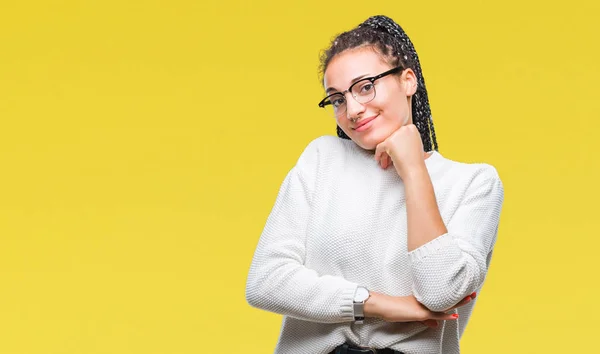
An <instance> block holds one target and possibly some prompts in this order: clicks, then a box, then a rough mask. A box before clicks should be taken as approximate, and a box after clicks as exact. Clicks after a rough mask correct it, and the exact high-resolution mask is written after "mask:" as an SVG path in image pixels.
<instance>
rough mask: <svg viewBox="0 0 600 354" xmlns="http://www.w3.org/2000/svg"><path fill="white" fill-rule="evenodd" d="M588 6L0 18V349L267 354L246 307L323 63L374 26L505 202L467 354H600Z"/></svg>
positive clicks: (32, 10)
mask: <svg viewBox="0 0 600 354" xmlns="http://www.w3.org/2000/svg"><path fill="white" fill-rule="evenodd" d="M599 10H600V6H599V5H598V2H597V1H592V0H589V1H581V0H573V1H569V2H548V1H534V2H527V1H515V0H508V1H503V2H487V3H484V2H482V1H461V2H446V1H437V2H427V1H386V2H384V3H382V2H379V1H343V2H335V3H334V2H322V1H314V0H312V1H299V0H298V1H291V2H290V1H286V2H282V1H231V0H228V1H208V2H206V1H183V0H170V1H166V0H164V1H115V0H110V1H91V0H90V1H69V0H64V1H8V0H2V3H1V5H0V124H1V125H0V166H1V169H2V172H1V177H0V242H1V243H0V353H1V354H32V353H36V354H55V353H56V354H59V353H61V354H63V353H64V354H67V353H68V354H71V353H73V354H75V353H85V354H87V353H90V354H91V353H111V354H112V353H114V354H119V353H136V354H137V353H140V354H141V353H144V354H151V353H165V354H179V353H182V354H183V353H186V354H187V353H238V352H243V353H269V352H273V349H274V346H275V343H276V341H277V337H278V335H279V332H278V331H279V324H280V317H279V316H278V315H274V314H271V313H267V312H263V311H260V310H256V309H253V308H251V307H249V306H248V305H247V304H246V302H245V298H244V286H245V280H246V275H247V270H248V267H249V264H250V261H251V258H252V254H253V251H254V247H255V246H256V242H257V240H258V237H259V235H260V232H261V231H262V227H263V226H264V222H265V221H266V217H267V215H268V213H269V211H270V209H271V207H272V205H273V202H274V199H275V196H276V194H277V191H278V189H279V185H280V183H281V181H282V180H283V178H284V176H285V174H286V173H287V171H288V170H289V169H290V168H291V167H292V165H293V164H294V162H295V161H296V159H297V158H298V156H299V154H300V153H301V151H302V150H303V149H304V147H305V146H306V144H307V143H308V142H309V141H310V140H312V139H314V138H315V137H317V136H320V135H325V134H335V129H334V127H335V125H334V123H333V121H332V120H331V119H329V118H328V117H326V116H325V115H324V114H323V113H322V112H321V111H320V110H319V108H318V107H317V102H318V101H319V100H320V99H321V98H322V95H323V91H322V88H321V87H320V86H319V82H318V76H317V67H318V55H319V51H320V50H321V49H323V48H324V47H326V45H327V43H328V41H329V39H330V38H331V37H332V36H334V35H335V34H337V33H339V32H341V31H343V30H347V29H350V28H352V27H354V26H355V25H357V24H358V23H360V22H361V21H363V20H364V19H366V18H367V17H368V16H370V15H375V14H386V15H388V16H390V17H392V18H394V19H395V20H397V21H398V22H399V23H400V24H401V25H402V26H403V27H404V28H405V30H406V31H407V32H408V34H409V36H410V37H411V38H412V40H413V42H414V43H415V46H416V48H417V51H418V53H419V55H420V58H421V63H422V67H423V71H424V75H425V79H426V84H427V87H428V90H429V96H430V100H431V104H432V111H433V115H434V122H435V127H436V131H437V135H438V141H439V143H440V152H441V153H442V154H443V155H445V156H446V157H449V158H452V159H455V160H460V161H467V162H470V161H485V162H487V163H490V164H492V165H494V166H495V167H496V168H497V169H498V171H499V173H500V176H501V178H502V180H503V182H504V186H505V204H504V209H503V212H502V217H501V225H500V232H499V239H498V244H497V247H496V252H495V254H494V259H493V262H492V267H491V270H490V273H489V275H488V279H487V282H486V285H485V287H484V289H483V292H482V293H481V294H480V297H479V302H478V304H477V306H476V308H475V312H474V314H473V317H472V319H471V322H470V324H469V327H468V328H467V331H466V334H465V336H464V338H463V341H462V346H463V352H464V353H467V354H468V353H471V354H479V353H486V354H492V353H565V352H568V353H597V352H600V349H599V347H600V346H599V345H598V342H597V338H598V331H600V325H599V324H598V323H599V322H598V318H599V317H600V311H599V310H598V308H599V306H598V300H600V293H599V287H600V285H599V282H598V279H599V276H598V271H599V270H600V267H599V266H598V259H599V256H598V247H599V246H600V241H599V233H598V231H597V228H598V227H597V220H598V215H597V212H598V208H597V206H596V203H597V200H598V198H599V197H600V193H599V189H598V187H597V183H598V180H599V179H600V178H599V177H600V174H599V172H598V163H597V160H598V159H597V149H598V147H600V144H599V142H598V140H599V139H598V133H597V129H598V127H599V124H598V120H599V116H598V108H599V107H598V94H599V89H598V87H599V85H600V69H599V68H598V65H599V64H600V55H599V49H598V48H599V47H598V39H597V37H598V34H599V30H598V25H597V19H598V18H599V15H600V11H599Z"/></svg>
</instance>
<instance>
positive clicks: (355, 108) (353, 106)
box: [346, 92, 365, 119]
mask: <svg viewBox="0 0 600 354" xmlns="http://www.w3.org/2000/svg"><path fill="white" fill-rule="evenodd" d="M364 111H365V105H364V104H362V103H359V102H358V101H356V99H354V97H353V96H352V94H351V93H350V92H348V93H347V94H346V118H348V119H350V118H354V117H358V115H359V114H361V113H362V112H364Z"/></svg>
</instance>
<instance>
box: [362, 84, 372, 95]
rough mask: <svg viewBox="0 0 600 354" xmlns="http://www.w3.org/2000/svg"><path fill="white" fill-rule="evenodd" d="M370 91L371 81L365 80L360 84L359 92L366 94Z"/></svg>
mask: <svg viewBox="0 0 600 354" xmlns="http://www.w3.org/2000/svg"><path fill="white" fill-rule="evenodd" d="M371 91H373V84H372V83H371V82H367V83H365V84H364V85H361V87H360V91H359V92H360V93H361V94H366V93H370V92H371Z"/></svg>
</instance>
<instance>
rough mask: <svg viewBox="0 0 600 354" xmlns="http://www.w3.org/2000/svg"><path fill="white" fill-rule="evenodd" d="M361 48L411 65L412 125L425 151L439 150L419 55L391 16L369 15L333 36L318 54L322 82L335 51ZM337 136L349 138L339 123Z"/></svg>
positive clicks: (391, 61)
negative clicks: (413, 86) (413, 78)
mask: <svg viewBox="0 0 600 354" xmlns="http://www.w3.org/2000/svg"><path fill="white" fill-rule="evenodd" d="M360 47H372V48H373V49H374V50H375V51H377V52H378V53H379V54H380V55H382V56H383V57H385V58H386V59H387V60H388V61H390V64H392V66H400V65H401V66H402V67H403V68H411V69H412V70H413V71H414V73H415V75H416V77H417V91H416V92H415V94H414V95H413V97H412V114H413V124H414V125H415V126H416V127H417V129H418V130H419V133H420V135H421V140H422V141H423V149H424V150H425V151H431V150H432V149H433V150H438V144H437V139H436V137H435V129H434V127H433V119H432V117H431V108H430V106H429V98H428V97H427V89H426V88H425V79H424V78H423V73H422V71H421V64H420V63H419V57H418V55H417V52H416V50H415V47H414V46H413V44H412V42H411V40H410V38H408V35H407V34H406V33H405V32H404V30H403V29H402V27H400V25H398V24H397V23H396V22H394V20H392V19H391V18H389V17H387V16H382V15H378V16H372V17H369V18H368V19H367V20H365V21H364V22H363V23H361V24H360V25H358V26H357V27H356V28H354V29H352V30H350V31H347V32H343V33H341V34H339V35H338V36H337V37H336V38H334V39H333V41H332V42H331V45H330V47H329V48H328V49H327V50H325V51H324V52H323V54H322V55H321V67H320V72H321V82H323V80H322V78H323V77H324V75H325V70H326V69H327V66H328V65H329V63H330V62H331V60H332V59H333V58H334V57H335V56H336V55H337V54H340V53H341V52H343V51H345V50H349V49H355V48H360ZM337 135H338V136H339V137H340V138H342V139H350V138H349V137H348V136H347V135H346V133H344V131H343V130H342V129H341V128H340V126H339V125H338V126H337Z"/></svg>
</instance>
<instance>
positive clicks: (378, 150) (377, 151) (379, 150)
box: [375, 143, 385, 163]
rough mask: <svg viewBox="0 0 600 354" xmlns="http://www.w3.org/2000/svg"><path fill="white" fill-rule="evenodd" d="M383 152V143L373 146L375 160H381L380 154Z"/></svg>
mask: <svg viewBox="0 0 600 354" xmlns="http://www.w3.org/2000/svg"><path fill="white" fill-rule="evenodd" d="M384 152H385V146H384V144H383V143H381V144H379V145H377V147H376V148H375V161H377V163H379V162H380V160H381V155H382V154H383V153H384Z"/></svg>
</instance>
